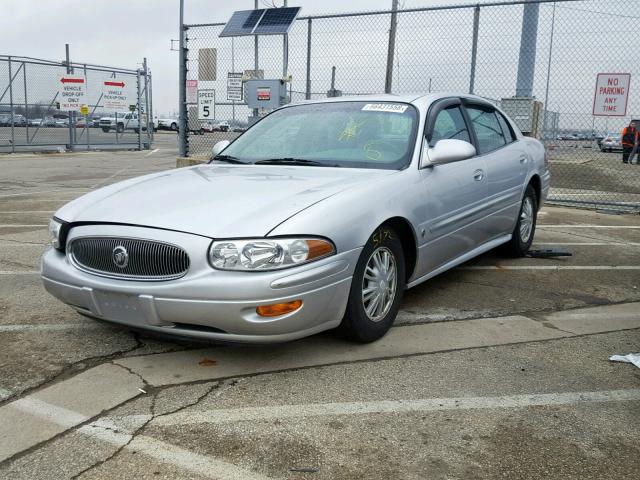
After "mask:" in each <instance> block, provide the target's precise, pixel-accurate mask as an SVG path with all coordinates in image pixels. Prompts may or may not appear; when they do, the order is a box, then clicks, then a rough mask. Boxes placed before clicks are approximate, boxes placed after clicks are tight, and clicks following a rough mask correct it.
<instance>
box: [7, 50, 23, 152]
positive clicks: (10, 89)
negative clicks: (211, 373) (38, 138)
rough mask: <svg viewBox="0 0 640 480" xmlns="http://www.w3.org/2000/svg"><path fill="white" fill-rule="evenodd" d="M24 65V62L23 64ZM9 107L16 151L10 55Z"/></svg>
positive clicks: (12, 145)
mask: <svg viewBox="0 0 640 480" xmlns="http://www.w3.org/2000/svg"><path fill="white" fill-rule="evenodd" d="M23 65H24V64H23ZM9 108H10V109H11V111H10V112H9V113H10V116H11V152H12V153H16V132H15V125H14V118H13V79H12V78H11V57H9Z"/></svg>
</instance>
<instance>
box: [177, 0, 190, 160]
mask: <svg viewBox="0 0 640 480" xmlns="http://www.w3.org/2000/svg"><path fill="white" fill-rule="evenodd" d="M186 30H187V29H186V27H185V25H184V0H180V37H179V38H178V45H179V46H178V49H179V52H178V64H179V65H178V72H179V74H178V76H179V79H178V83H179V84H180V85H179V87H178V109H179V113H178V155H180V156H181V157H186V156H187V155H188V154H189V144H188V141H189V140H188V139H187V59H186V55H185V53H186V52H185V49H186V48H185V44H184V43H185V42H184V37H185V33H186Z"/></svg>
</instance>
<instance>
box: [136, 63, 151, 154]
mask: <svg viewBox="0 0 640 480" xmlns="http://www.w3.org/2000/svg"><path fill="white" fill-rule="evenodd" d="M140 83H141V82H140V70H138V72H137V73H136V97H137V99H138V101H137V105H136V106H137V107H138V150H142V92H141V91H140V88H141V85H140ZM147 131H149V124H148V123H147Z"/></svg>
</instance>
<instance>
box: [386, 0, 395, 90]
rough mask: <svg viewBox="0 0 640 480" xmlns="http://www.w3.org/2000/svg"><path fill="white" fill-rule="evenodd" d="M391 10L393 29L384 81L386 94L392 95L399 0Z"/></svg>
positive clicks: (390, 33) (390, 31) (390, 35)
mask: <svg viewBox="0 0 640 480" xmlns="http://www.w3.org/2000/svg"><path fill="white" fill-rule="evenodd" d="M391 10H392V11H391V28H390V29H389V47H388V49H387V74H386V77H385V81H384V93H391V84H392V81H393V54H394V52H395V50H396V26H397V18H398V0H393V3H392V7H391Z"/></svg>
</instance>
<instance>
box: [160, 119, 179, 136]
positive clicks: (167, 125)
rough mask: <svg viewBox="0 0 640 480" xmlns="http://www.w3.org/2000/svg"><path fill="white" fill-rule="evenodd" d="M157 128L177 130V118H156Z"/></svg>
mask: <svg viewBox="0 0 640 480" xmlns="http://www.w3.org/2000/svg"><path fill="white" fill-rule="evenodd" d="M158 130H171V131H172V132H177V131H178V119H177V118H173V117H165V118H159V119H158Z"/></svg>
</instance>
